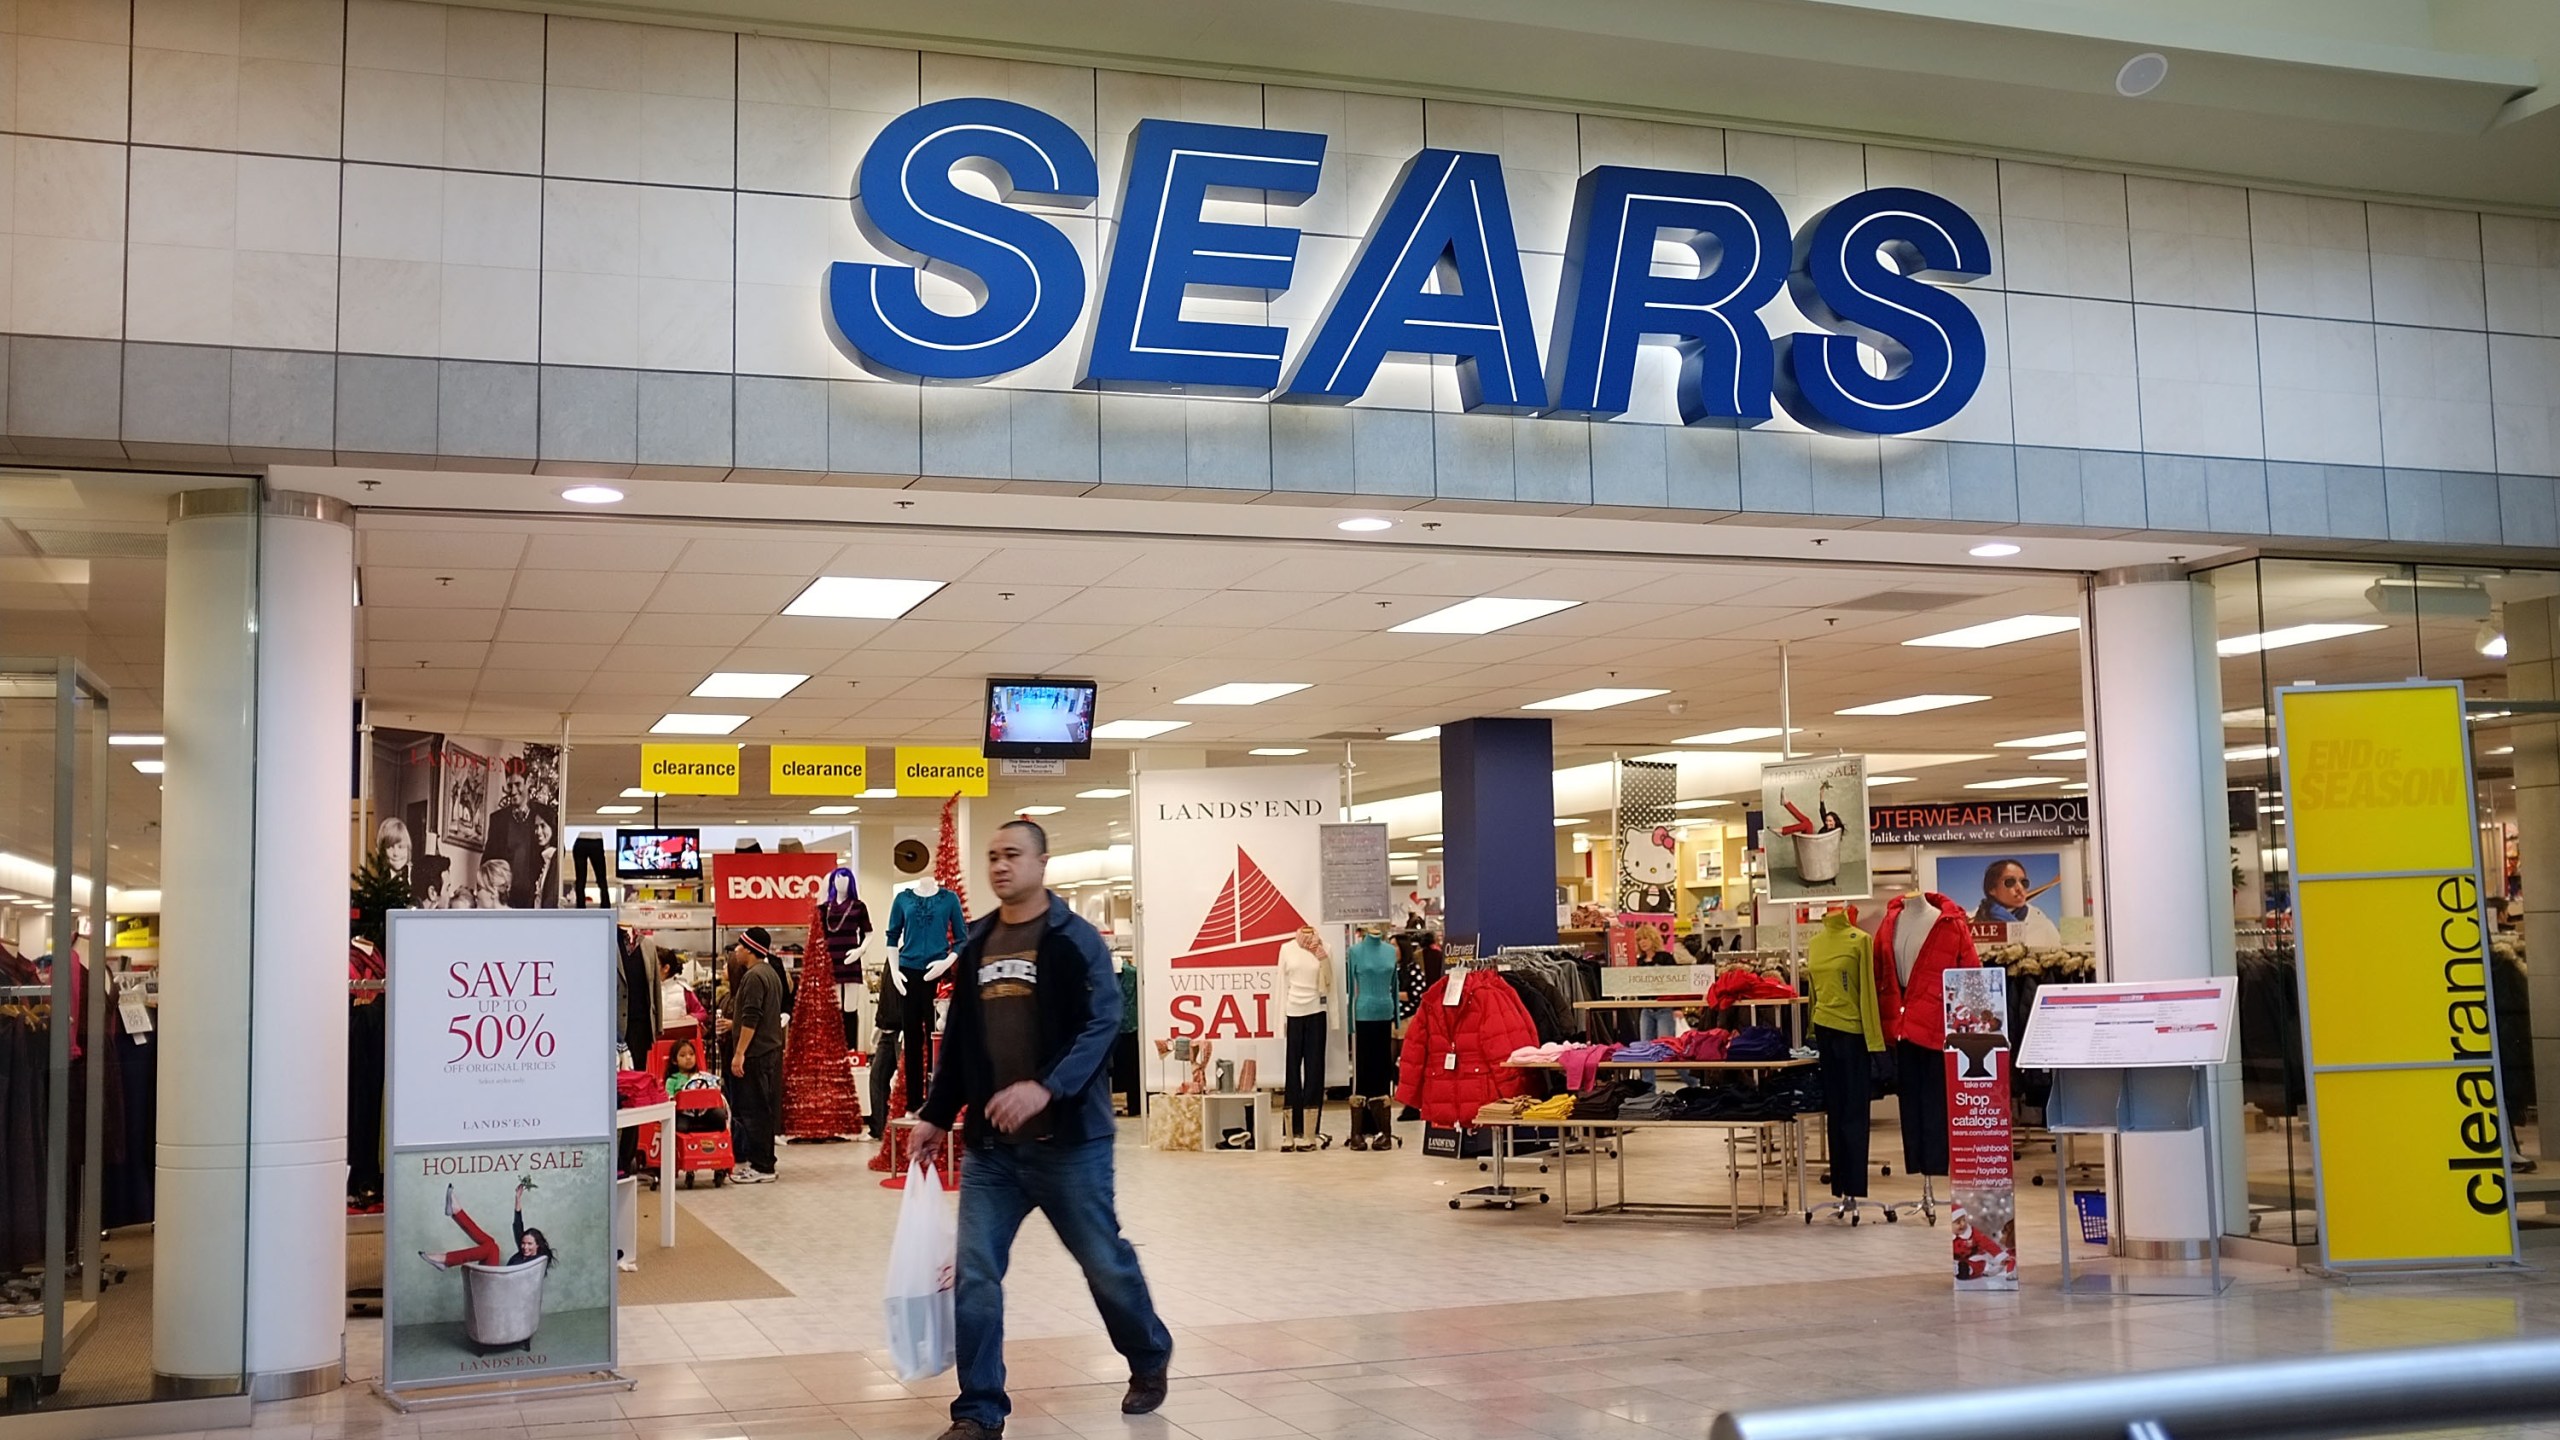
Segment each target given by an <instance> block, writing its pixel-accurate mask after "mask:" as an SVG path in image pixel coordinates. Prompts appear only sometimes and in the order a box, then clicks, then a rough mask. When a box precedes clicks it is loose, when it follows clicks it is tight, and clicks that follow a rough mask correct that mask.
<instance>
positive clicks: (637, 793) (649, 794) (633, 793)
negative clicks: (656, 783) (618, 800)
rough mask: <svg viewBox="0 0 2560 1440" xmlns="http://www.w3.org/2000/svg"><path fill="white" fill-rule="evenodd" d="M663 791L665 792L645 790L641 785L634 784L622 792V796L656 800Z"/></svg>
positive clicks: (632, 798) (626, 798)
mask: <svg viewBox="0 0 2560 1440" xmlns="http://www.w3.org/2000/svg"><path fill="white" fill-rule="evenodd" d="M663 793H665V792H663V791H658V790H643V789H641V788H640V787H639V786H637V785H634V786H632V787H630V788H629V789H627V790H625V791H623V792H622V798H623V799H625V800H655V799H657V798H658V797H659V796H660V795H661V794H663Z"/></svg>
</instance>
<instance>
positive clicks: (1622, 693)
mask: <svg viewBox="0 0 2560 1440" xmlns="http://www.w3.org/2000/svg"><path fill="white" fill-rule="evenodd" d="M1670 693H1671V692H1670V691H1668V690H1630V689H1624V688H1620V687H1616V686H1608V685H1604V686H1601V687H1600V688H1598V689H1596V690H1576V691H1574V692H1573V693H1572V694H1570V695H1558V696H1557V697H1555V698H1554V699H1552V700H1538V701H1533V702H1531V703H1530V704H1527V705H1523V706H1521V707H1520V708H1521V709H1523V710H1606V709H1608V708H1609V707H1610V706H1612V705H1624V704H1626V703H1627V702H1629V701H1631V700H1650V699H1652V698H1653V697H1655V696H1657V695H1668V694H1670Z"/></svg>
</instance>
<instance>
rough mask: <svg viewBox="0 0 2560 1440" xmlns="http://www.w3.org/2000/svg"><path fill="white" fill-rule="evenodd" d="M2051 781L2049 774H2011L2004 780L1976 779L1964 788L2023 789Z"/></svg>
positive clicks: (2047, 783)
mask: <svg viewBox="0 0 2560 1440" xmlns="http://www.w3.org/2000/svg"><path fill="white" fill-rule="evenodd" d="M2052 783H2053V777H2052V776H2050V775H2012V776H2010V777H2008V778H2007V779H2005V780H1976V781H1974V782H1973V783H1972V784H1970V785H1967V786H1965V787H1964V788H1966V789H1967V790H2023V789H2025V788H2027V787H2028V786H2030V785H2050V784H2052Z"/></svg>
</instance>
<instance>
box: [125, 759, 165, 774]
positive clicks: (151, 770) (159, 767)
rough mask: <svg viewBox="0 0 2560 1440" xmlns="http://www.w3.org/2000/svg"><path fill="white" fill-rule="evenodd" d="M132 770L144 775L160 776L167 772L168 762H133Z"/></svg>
mask: <svg viewBox="0 0 2560 1440" xmlns="http://www.w3.org/2000/svg"><path fill="white" fill-rule="evenodd" d="M133 768H134V769H136V770H139V771H141V772H142V773H143V774H145V775H162V774H166V773H167V772H168V769H169V762H168V761H166V760H136V761H134V762H133Z"/></svg>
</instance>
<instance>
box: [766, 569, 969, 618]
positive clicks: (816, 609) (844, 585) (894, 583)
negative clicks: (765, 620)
mask: <svg viewBox="0 0 2560 1440" xmlns="http://www.w3.org/2000/svg"><path fill="white" fill-rule="evenodd" d="M942 584H943V582H941V581H939V580H879V579H873V578H871V577H869V576H862V575H821V576H819V577H818V578H817V579H815V580H812V581H810V582H809V585H808V588H807V589H804V590H802V591H801V592H800V594H799V596H798V597H797V598H795V599H794V600H793V601H792V602H791V603H790V604H788V605H785V606H783V607H782V613H783V614H785V615H815V616H822V617H825V618H828V619H834V620H895V619H897V618H898V617H899V616H901V615H904V614H906V613H907V612H908V611H910V610H913V609H914V608H916V607H917V606H919V605H921V604H923V603H924V602H925V601H927V600H929V599H931V598H932V597H933V593H934V592H935V591H937V590H940V589H941V588H942Z"/></svg>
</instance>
